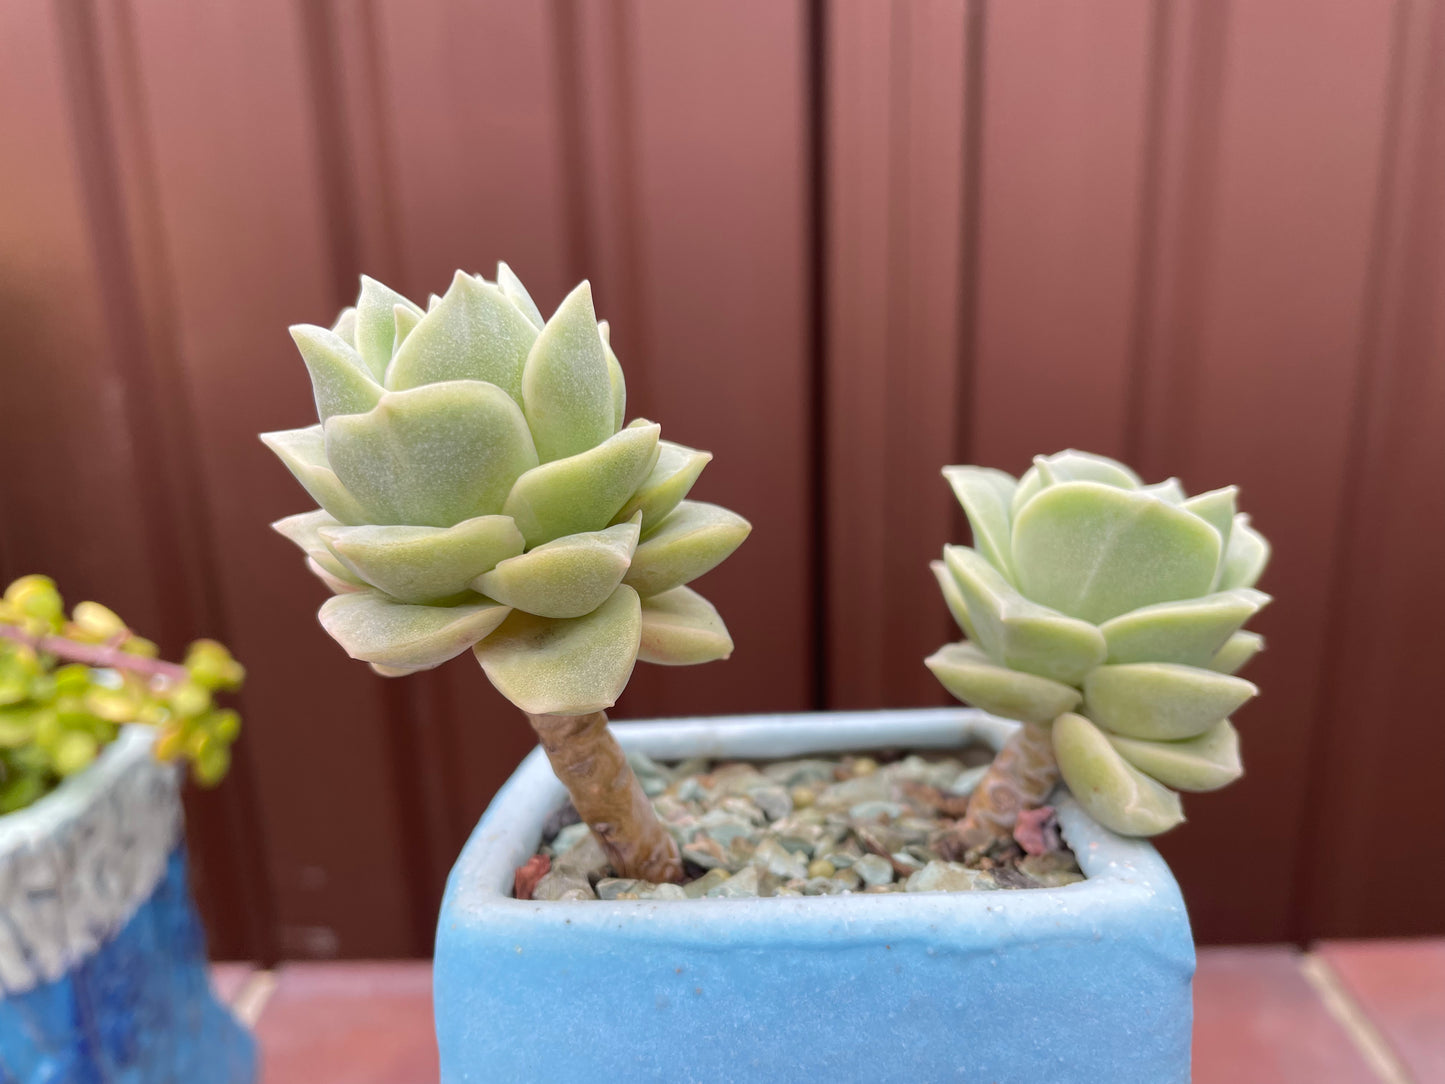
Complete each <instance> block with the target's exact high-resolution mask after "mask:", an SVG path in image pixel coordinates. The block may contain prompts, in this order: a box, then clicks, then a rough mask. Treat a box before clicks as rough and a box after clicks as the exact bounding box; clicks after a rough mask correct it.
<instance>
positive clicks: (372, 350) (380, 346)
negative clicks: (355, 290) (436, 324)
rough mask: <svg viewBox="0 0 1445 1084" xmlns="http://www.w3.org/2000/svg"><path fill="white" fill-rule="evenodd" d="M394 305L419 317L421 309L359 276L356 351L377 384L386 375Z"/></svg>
mask: <svg viewBox="0 0 1445 1084" xmlns="http://www.w3.org/2000/svg"><path fill="white" fill-rule="evenodd" d="M398 305H402V306H404V307H406V308H409V309H415V310H416V312H417V314H418V315H420V314H421V309H419V308H417V306H416V305H414V304H412V302H410V301H408V300H407V299H406V298H404V297H402V296H401V294H399V293H397V292H396V291H395V290H393V289H392V288H391V287H390V286H385V285H383V284H382V283H380V282H377V281H376V279H374V278H368V277H367V276H366V275H362V276H361V297H360V298H358V299H357V302H356V349H357V350H358V351H359V352H360V353H361V356H362V358H363V359H364V360H365V361H366V367H367V368H368V369H370V370H371V373H372V375H373V376H374V377H376V379H377V380H381V378H382V377H383V376H384V375H385V374H386V366H387V364H388V363H389V362H390V361H391V351H392V347H393V346H395V345H396V306H398Z"/></svg>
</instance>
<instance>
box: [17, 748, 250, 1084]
mask: <svg viewBox="0 0 1445 1084" xmlns="http://www.w3.org/2000/svg"><path fill="white" fill-rule="evenodd" d="M152 740H153V733H152V732H151V731H150V730H149V729H147V728H144V727H131V728H128V729H126V730H125V731H123V732H122V733H121V735H120V737H119V738H118V739H117V740H116V741H115V742H114V743H112V744H111V745H110V746H109V747H107V748H106V750H105V751H104V752H103V753H101V755H100V757H99V758H97V760H96V762H95V763H94V764H93V765H91V767H90V768H88V769H86V770H85V771H84V772H82V773H80V774H79V775H76V776H73V777H72V778H70V779H68V780H66V781H65V782H64V783H63V784H61V786H60V787H59V788H57V789H56V790H55V791H54V792H52V793H51V794H48V795H47V796H46V797H44V798H42V799H41V800H40V801H38V802H36V803H35V804H34V805H33V806H30V807H28V808H26V809H22V810H20V811H19V812H17V813H11V814H8V815H6V816H4V817H0V1084H249V1082H250V1081H252V1080H253V1079H254V1078H255V1075H256V1073H255V1060H256V1055H255V1047H254V1044H253V1042H252V1040H251V1037H250V1035H249V1034H248V1033H247V1032H246V1031H245V1030H244V1029H243V1028H242V1027H241V1026H240V1024H238V1023H237V1022H236V1021H235V1019H234V1018H233V1017H232V1016H231V1014H230V1013H229V1012H227V1011H226V1009H224V1008H223V1007H222V1006H221V1005H220V1004H219V1003H218V1002H217V1001H216V999H215V997H214V996H213V995H212V993H211V989H210V982H209V977H208V969H207V965H206V952H205V938H204V934H203V932H202V930H201V924H200V917H199V916H198V915H197V913H196V909H195V904H194V903H193V902H192V900H191V893H190V886H189V884H188V883H187V878H186V853H185V840H184V837H183V835H182V830H181V802H180V793H179V780H178V776H177V771H176V769H175V768H174V767H171V766H169V765H164V764H160V763H158V762H157V761H156V760H155V758H154V757H153V756H152V755H151V745H152Z"/></svg>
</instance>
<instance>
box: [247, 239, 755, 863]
mask: <svg viewBox="0 0 1445 1084" xmlns="http://www.w3.org/2000/svg"><path fill="white" fill-rule="evenodd" d="M291 334H292V337H293V338H294V339H295V341H296V345H297V346H298V347H299V348H300V351H301V356H302V358H303V359H304V361H305V362H306V366H307V368H308V369H309V370H310V373H311V381H312V386H313V389H314V391H315V397H316V409H317V413H318V415H319V417H320V422H319V424H317V425H312V426H308V427H306V428H304V429H293V430H288V431H285V432H279V433H267V434H264V435H263V436H262V440H264V441H265V442H266V444H267V445H268V446H269V447H270V448H271V449H272V450H273V451H274V452H275V453H276V454H277V455H278V456H279V457H280V458H281V460H282V462H284V463H285V464H286V466H287V467H288V468H289V469H290V470H291V473H292V474H294V475H295V476H296V478H297V480H298V481H299V482H300V483H301V484H302V486H303V487H305V489H306V491H307V492H308V493H309V494H310V495H311V497H312V498H313V499H314V500H315V501H316V502H317V503H318V504H319V505H320V506H321V507H320V508H319V509H317V510H315V511H311V512H305V513H302V514H300V515H295V516H289V517H287V518H286V519H283V520H281V521H279V522H278V523H276V524H275V525H274V526H275V528H276V529H277V530H278V531H279V532H280V533H281V534H283V535H285V536H286V537H287V538H289V539H290V540H291V541H293V542H294V543H296V545H297V546H299V547H300V548H301V549H302V550H303V551H304V552H305V554H306V559H307V564H308V566H309V567H310V568H311V570H312V571H313V572H314V573H315V574H316V575H317V576H318V577H320V579H321V580H322V581H323V582H324V583H325V584H326V585H327V586H328V587H329V588H331V590H332V591H333V592H334V596H333V597H332V598H330V599H328V600H327V601H326V602H325V603H324V604H323V605H322V607H321V611H320V615H319V616H320V620H321V624H322V625H323V626H324V627H325V629H326V631H327V632H329V633H330V634H331V635H332V637H334V638H335V639H336V641H337V642H338V643H340V644H341V646H342V647H343V648H345V649H346V651H347V653H348V654H350V655H351V656H352V657H353V658H356V659H360V660H363V661H365V662H368V663H370V664H371V666H372V668H373V669H375V670H376V671H377V672H379V673H381V674H383V675H386V676H389V677H392V676H399V675H403V674H410V673H414V672H416V671H419V670H425V669H429V668H431V667H434V666H438V665H440V664H441V663H443V662H446V661H447V660H448V659H450V658H452V657H454V656H456V655H459V654H461V653H462V652H464V651H466V650H468V649H471V651H472V652H473V653H474V654H475V656H476V658H477V661H478V662H479V663H480V664H481V666H482V669H483V670H484V671H485V672H486V675H487V677H488V678H489V679H490V680H491V682H492V684H493V685H495V686H496V687H497V689H498V690H500V691H501V693H502V694H503V695H504V696H505V697H507V699H509V700H510V701H512V703H513V704H515V705H516V706H517V707H519V708H520V709H521V710H522V711H523V712H524V713H525V714H526V715H527V717H528V719H529V720H530V721H531V723H532V726H533V727H534V728H535V730H536V731H537V734H538V736H539V737H540V739H541V743H542V745H543V747H544V748H545V749H546V752H547V755H548V757H549V758H550V759H551V762H552V765H553V768H554V769H555V770H556V772H557V774H558V776H559V778H561V780H562V781H563V783H564V784H566V786H567V788H568V790H569V791H570V793H571V795H572V799H573V801H574V803H575V804H576V807H577V809H578V811H579V812H580V813H581V815H582V817H583V819H584V820H586V821H587V823H588V824H590V825H591V826H592V829H593V831H594V832H595V833H596V834H597V835H598V837H599V839H600V840H601V842H602V844H603V846H604V847H605V848H606V849H607V850H608V852H609V854H610V855H611V857H612V861H613V865H614V867H615V868H616V869H617V871H618V872H619V873H620V874H621V875H622V876H626V877H642V878H646V879H648V880H651V881H664V880H678V879H680V877H681V875H682V866H681V861H680V858H679V856H678V852H677V847H676V845H675V844H674V843H673V840H672V838H671V837H670V836H669V835H668V833H667V832H666V831H664V830H663V828H662V827H661V825H660V824H659V823H658V821H657V819H656V817H655V815H654V814H653V811H652V807H651V805H650V803H649V802H648V801H647V799H646V798H645V796H644V795H643V793H642V790H641V788H640V787H639V785H638V783H637V780H636V778H635V777H634V776H633V774H632V772H631V770H630V769H629V768H628V765H627V761H626V758H625V757H624V756H623V754H622V752H621V750H620V749H619V748H618V746H617V743H616V741H615V740H614V739H613V738H612V736H611V734H610V733H609V732H608V730H607V719H606V715H605V714H604V711H605V709H607V708H608V707H611V706H612V705H613V704H614V703H615V702H616V700H617V698H618V696H619V695H620V694H621V692H622V690H623V688H624V687H625V686H626V684H627V681H628V679H629V677H630V676H631V674H632V669H633V665H634V664H635V663H636V661H637V660H638V659H642V660H643V661H645V662H654V663H663V664H670V665H685V664H690V663H701V662H708V661H710V660H713V659H722V658H726V657H727V656H728V655H729V654H730V653H731V652H732V640H731V638H730V637H729V636H728V632H727V628H726V627H725V626H724V624H723V621H722V619H721V618H720V617H719V616H718V614H717V611H716V610H714V609H713V607H712V605H711V604H710V603H709V602H708V601H707V600H706V599H704V598H703V597H702V596H701V595H699V594H698V593H697V592H695V591H693V590H692V589H691V588H689V587H687V586H685V585H686V584H687V583H688V582H689V581H691V580H693V579H695V578H696V577H698V576H701V575H702V574H703V573H704V572H707V571H708V570H709V569H711V568H713V567H714V566H715V565H717V564H718V563H719V562H720V561H722V560H723V559H724V558H725V557H727V556H728V555H729V554H730V553H731V552H732V551H733V550H734V549H736V548H737V546H738V545H739V544H741V542H742V541H743V539H744V538H746V537H747V534H748V532H749V530H750V527H749V525H748V523H747V521H746V520H744V519H742V518H741V517H740V516H737V515H735V514H734V513H732V512H730V511H728V510H727V509H724V508H720V507H718V506H717V505H713V504H706V503H702V502H699V501H692V500H687V499H686V498H687V495H688V492H689V490H691V488H692V485H693V483H694V482H695V481H697V478H698V475H699V474H700V473H701V472H702V469H703V467H704V466H706V465H707V463H708V461H709V460H710V459H711V458H712V457H711V456H710V455H709V454H708V453H707V452H700V451H696V450H694V449H692V448H687V447H684V446H683V445H680V444H673V443H671V442H669V441H665V440H662V439H661V430H660V428H659V427H658V426H657V425H656V424H654V423H652V422H648V421H644V420H641V419H639V420H636V421H634V422H632V423H631V424H629V425H624V424H623V420H624V410H625V406H626V386H625V383H624V380H623V374H622V367H621V365H620V364H619V363H618V360H617V357H616V355H615V354H614V353H613V352H612V349H611V347H610V345H609V343H608V329H607V325H606V323H599V322H598V320H597V317H596V315H595V314H594V312H593V308H592V293H591V289H590V287H589V286H588V284H587V283H586V282H584V283H582V284H581V285H580V286H578V287H577V288H576V289H575V290H573V291H572V292H571V293H570V294H569V295H568V296H567V298H566V299H565V300H564V301H563V302H562V304H561V306H560V307H558V309H557V311H556V313H554V314H553V316H552V318H551V319H550V320H545V321H544V320H543V318H542V315H541V312H540V311H539V310H538V308H537V306H536V304H535V303H534V302H533V301H532V298H531V297H530V296H529V295H528V293H527V291H526V289H525V288H524V287H523V285H522V283H521V282H520V280H518V278H517V277H516V275H514V274H513V273H512V271H511V269H510V268H508V267H507V265H506V264H500V265H498V268H497V279H496V281H495V282H488V281H485V280H484V279H482V278H481V277H480V276H476V275H469V274H466V273H464V272H461V271H458V272H457V274H456V276H455V277H454V279H453V280H452V283H451V286H450V288H449V289H448V290H447V292H446V293H445V294H444V295H443V296H441V297H440V298H438V297H433V298H432V299H431V305H430V307H429V308H428V309H426V310H423V309H422V308H421V307H420V306H418V305H415V304H413V303H412V302H411V301H409V300H407V299H406V298H404V297H402V296H401V295H400V294H398V293H396V292H395V291H393V290H391V289H389V288H387V287H386V286H383V285H382V284H381V283H379V282H376V281H374V280H372V279H369V278H363V279H362V288H361V296H360V298H359V299H358V301H357V303H356V306H355V308H349V309H346V310H345V311H343V312H342V314H341V316H340V319H338V320H337V322H336V324H335V326H334V327H332V328H331V329H329V330H328V329H326V328H322V327H312V326H309V325H301V326H298V327H293V328H292V329H291Z"/></svg>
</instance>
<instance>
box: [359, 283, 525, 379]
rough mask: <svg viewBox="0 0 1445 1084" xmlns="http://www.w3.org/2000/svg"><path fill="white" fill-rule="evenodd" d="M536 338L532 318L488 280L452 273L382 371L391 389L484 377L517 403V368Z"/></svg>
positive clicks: (519, 375) (520, 376) (519, 373)
mask: <svg viewBox="0 0 1445 1084" xmlns="http://www.w3.org/2000/svg"><path fill="white" fill-rule="evenodd" d="M536 340H537V329H536V328H535V327H533V326H532V322H531V321H530V320H528V319H527V317H526V316H525V315H524V314H523V313H522V311H521V310H520V309H518V308H517V306H516V305H513V304H512V303H511V302H510V301H508V300H507V298H506V297H505V296H504V295H503V294H502V291H501V290H499V289H497V287H495V286H493V285H492V284H491V283H489V282H481V281H479V280H477V279H476V278H473V277H472V276H471V275H468V274H467V273H466V272H465V271H458V272H457V273H456V276H455V277H454V278H453V279H452V284H451V286H449V287H448V288H447V292H446V295H445V296H444V297H442V298H441V299H440V300H439V301H438V302H437V303H436V304H435V305H433V306H432V308H431V309H430V310H428V312H427V314H426V315H425V316H423V317H422V319H421V322H420V323H418V324H417V325H416V327H415V328H414V329H413V330H412V332H411V334H410V335H408V336H407V337H406V341H405V342H403V343H402V344H401V348H400V349H399V350H397V352H396V357H395V358H393V359H392V362H391V366H390V368H388V369H387V371H386V386H387V387H388V388H390V389H392V390H393V391H403V390H405V389H407V388H416V387H420V386H422V385H423V384H436V383H439V382H441V381H448V380H485V381H486V382H487V383H488V384H495V385H496V386H497V387H499V388H501V389H502V390H503V391H504V392H506V393H507V394H508V395H509V396H511V397H512V399H514V400H516V401H517V402H518V403H520V402H521V401H522V366H523V365H525V364H526V361H527V351H528V350H530V349H531V348H532V344H533V343H534V342H536Z"/></svg>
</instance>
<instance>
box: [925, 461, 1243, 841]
mask: <svg viewBox="0 0 1445 1084" xmlns="http://www.w3.org/2000/svg"><path fill="white" fill-rule="evenodd" d="M943 473H944V476H945V477H946V478H947V480H948V482H949V484H950V485H951V486H952V487H953V491H954V494H955V495H956V496H957V498H958V500H959V502H960V503H961V504H962V505H963V509H964V512H965V513H966V514H967V516H968V520H969V524H970V526H971V527H972V529H973V542H974V544H973V546H972V547H966V546H945V547H944V552H943V560H942V561H935V562H934V564H933V569H934V573H935V575H936V576H937V578H938V583H939V586H940V588H941V589H942V591H943V596H944V599H945V601H946V602H947V604H948V607H949V609H950V611H951V612H952V613H953V616H954V618H955V619H956V620H957V622H958V625H959V627H960V628H961V629H962V630H963V632H964V635H965V636H966V639H965V640H963V641H960V642H958V643H953V644H948V645H947V646H945V647H943V648H941V649H940V650H939V651H937V652H936V653H935V654H933V655H932V656H930V657H929V659H928V660H927V664H928V667H929V668H930V669H931V670H932V671H933V673H934V674H935V675H936V676H937V677H938V679H939V680H940V681H941V682H942V683H943V685H944V686H945V687H946V688H947V689H948V690H949V692H951V693H953V695H955V696H957V697H958V698H959V699H961V700H964V701H966V702H968V703H970V704H973V705H974V706H976V707H979V708H983V709H984V710H985V711H989V712H993V713H994V714H997V715H1002V716H1005V717H1007V718H1011V719H1017V720H1020V721H1022V722H1024V723H1028V724H1034V725H1035V726H1046V727H1048V728H1049V729H1050V731H1051V736H1052V748H1053V754H1054V756H1055V758H1056V759H1057V763H1058V768H1059V771H1060V772H1061V773H1062V776H1063V779H1064V781H1065V782H1066V783H1067V784H1068V785H1069V789H1070V791H1072V793H1073V794H1074V796H1075V797H1076V798H1077V799H1078V801H1079V802H1080V803H1081V804H1082V805H1083V806H1084V807H1085V808H1086V809H1087V810H1088V811H1089V813H1090V814H1091V815H1092V816H1093V817H1094V818H1095V819H1096V820H1098V821H1099V822H1100V823H1102V824H1104V825H1106V826H1107V827H1109V828H1112V829H1114V830H1115V831H1118V832H1121V833H1125V834H1128V835H1139V836H1149V835H1155V834H1157V833H1159V832H1163V831H1166V830H1167V829H1169V828H1172V827H1173V826H1174V825H1176V824H1178V823H1179V822H1180V821H1182V820H1183V819H1184V814H1183V810H1182V807H1181V804H1180V800H1179V795H1178V793H1177V792H1178V791H1181V790H1182V791H1207V790H1214V789H1217V788H1219V787H1222V786H1224V785H1225V784H1227V783H1230V782H1232V781H1233V780H1235V779H1237V778H1238V777H1239V776H1240V775H1241V774H1242V771H1243V769H1242V768H1241V766H1240V760H1239V743H1238V735H1237V734H1236V732H1235V729H1234V727H1233V726H1232V725H1231V723H1230V719H1229V717H1230V715H1231V714H1232V713H1233V712H1234V711H1235V710H1236V709H1238V708H1239V707H1240V706H1241V705H1243V704H1244V703H1245V702H1246V701H1248V700H1249V699H1250V698H1251V697H1253V696H1254V695H1255V694H1256V693H1257V692H1258V689H1257V688H1256V687H1255V686H1254V685H1253V684H1252V683H1250V682H1248V681H1246V680H1244V679H1243V678H1240V677H1237V676H1235V672H1236V671H1237V670H1239V669H1240V667H1242V666H1243V665H1244V664H1245V663H1246V662H1247V661H1248V660H1249V659H1250V658H1251V657H1253V655H1254V654H1255V653H1256V652H1258V651H1259V650H1260V649H1261V648H1262V647H1263V640H1262V638H1261V637H1260V636H1259V635H1257V634H1256V633H1253V632H1248V631H1244V629H1243V626H1244V624H1245V623H1246V622H1247V621H1248V620H1249V619H1250V618H1251V617H1253V616H1254V614H1255V613H1257V612H1258V611H1259V610H1260V609H1261V608H1262V607H1263V606H1264V605H1265V604H1266V603H1268V602H1269V600H1270V599H1269V596H1268V595H1266V594H1264V593H1263V592H1261V591H1258V590H1255V588H1254V584H1255V581H1256V580H1258V578H1259V576H1260V573H1261V572H1263V570H1264V567H1265V564H1266V563H1267V561H1268V559H1269V545H1268V543H1267V542H1266V541H1265V539H1264V538H1263V536H1262V535H1260V534H1259V532H1258V531H1256V530H1254V528H1252V527H1251V526H1250V525H1249V517H1248V516H1247V515H1245V514H1244V513H1242V512H1239V511H1237V510H1236V507H1235V505H1236V494H1237V490H1236V488H1235V487H1233V486H1230V487H1228V488H1225V489H1217V490H1212V491H1210V492H1208V493H1201V494H1199V495H1198V496H1195V497H1188V496H1186V495H1185V493H1184V491H1183V489H1182V488H1181V487H1180V485H1179V483H1178V482H1177V481H1176V480H1174V479H1170V480H1169V481H1167V482H1163V483H1160V484H1157V485H1144V484H1143V482H1142V481H1141V480H1140V478H1139V477H1138V475H1136V474H1135V473H1134V472H1133V471H1131V470H1130V469H1129V468H1128V467H1126V466H1124V465H1123V464H1122V463H1117V462H1115V461H1114V460H1112V459H1106V458H1104V457H1102V456H1095V455H1088V454H1085V453H1082V452H1076V451H1064V452H1060V453H1058V454H1057V455H1052V456H1046V457H1045V456H1041V457H1039V458H1037V459H1035V460H1034V465H1033V466H1032V467H1031V468H1030V469H1029V470H1028V471H1027V472H1026V473H1025V474H1024V475H1023V477H1022V478H1019V479H1017V480H1016V479H1014V478H1013V477H1012V476H1010V475H1008V474H1005V473H1004V472H1002V471H998V470H991V469H988V468H984V467H965V466H959V467H947V468H945V469H944V472H943Z"/></svg>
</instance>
